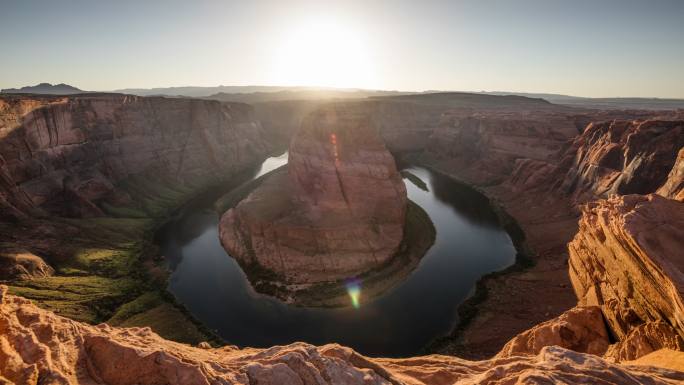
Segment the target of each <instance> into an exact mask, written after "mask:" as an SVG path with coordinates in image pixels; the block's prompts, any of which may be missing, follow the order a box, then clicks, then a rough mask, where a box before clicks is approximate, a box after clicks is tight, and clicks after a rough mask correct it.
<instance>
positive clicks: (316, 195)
mask: <svg viewBox="0 0 684 385" xmlns="http://www.w3.org/2000/svg"><path fill="white" fill-rule="evenodd" d="M406 203H407V198H406V187H405V186H404V183H403V181H402V178H401V176H400V175H399V173H398V171H397V168H396V166H395V163H394V158H393V157H392V155H391V154H390V153H389V151H387V149H386V148H385V145H384V144H383V141H382V140H381V139H380V137H379V134H378V132H377V129H376V128H375V127H374V125H373V123H372V120H371V119H370V118H369V117H368V115H367V114H366V113H365V112H364V111H361V112H359V111H356V110H352V109H348V108H347V107H346V106H345V105H335V104H333V105H330V106H326V107H322V108H320V109H318V110H316V111H315V112H313V113H311V114H310V115H309V116H308V117H307V118H306V119H305V120H304V122H303V123H302V127H301V129H300V130H299V131H298V132H297V134H296V135H295V136H294V138H293V139H292V141H291V144H290V152H289V163H288V166H287V170H286V171H285V170H282V171H279V172H276V173H275V175H271V176H269V177H268V178H267V179H266V180H265V181H264V182H263V183H262V184H261V185H260V186H259V187H258V188H257V189H256V190H255V191H253V192H252V193H251V194H250V195H249V196H248V197H247V198H246V199H245V200H243V201H242V202H240V203H239V204H238V205H237V207H235V208H234V209H231V210H229V211H228V212H226V213H225V214H224V215H223V217H222V219H221V225H220V233H221V241H222V243H223V245H224V246H225V247H226V249H227V250H229V251H230V253H231V255H233V256H234V257H235V258H236V259H238V260H239V261H241V262H242V263H243V264H246V265H251V264H256V265H258V266H259V267H263V268H266V269H268V270H270V271H272V272H274V273H276V274H277V275H279V276H280V280H281V281H283V282H290V283H299V284H301V283H320V282H329V281H335V280H339V279H344V278H352V277H355V276H357V275H359V274H362V273H364V272H366V271H368V270H371V269H372V268H374V267H378V266H380V265H382V264H384V263H385V262H387V261H388V260H389V259H390V258H391V257H392V256H393V255H394V254H395V253H396V252H397V251H398V248H399V245H400V243H401V241H402V238H403V230H404V221H405V216H406Z"/></svg>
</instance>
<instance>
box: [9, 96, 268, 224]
mask: <svg viewBox="0 0 684 385" xmlns="http://www.w3.org/2000/svg"><path fill="white" fill-rule="evenodd" d="M267 150H268V145H267V144H266V143H265V142H264V135H263V132H262V130H261V126H260V124H259V123H258V122H257V121H256V120H254V118H253V116H252V109H251V107H250V106H248V105H245V104H240V103H220V102H215V101H206V100H192V99H180V98H179V99H167V98H160V97H150V98H146V97H137V96H130V95H120V94H95V95H81V96H69V97H50V96H44V97H41V96H32V97H28V96H3V97H1V98H0V217H2V218H6V219H12V218H15V219H16V218H25V217H27V216H31V215H36V214H45V213H49V214H53V215H66V216H73V217H84V216H99V215H102V214H103V212H102V207H101V204H100V203H101V202H102V200H104V199H111V200H113V201H115V202H116V201H121V200H126V199H127V197H126V196H121V195H117V194H116V186H117V185H118V184H119V182H121V181H122V180H124V179H126V178H127V177H130V176H132V175H138V174H141V173H144V172H148V173H151V174H153V175H154V176H155V177H157V178H168V179H171V180H173V181H175V182H176V183H183V182H187V183H198V182H199V180H200V179H209V178H217V177H219V176H221V175H226V174H227V173H230V172H231V171H237V170H240V169H242V168H244V167H245V166H246V165H247V164H251V163H253V162H255V161H256V160H257V159H258V158H259V157H261V156H263V155H264V154H265V153H266V152H267Z"/></svg>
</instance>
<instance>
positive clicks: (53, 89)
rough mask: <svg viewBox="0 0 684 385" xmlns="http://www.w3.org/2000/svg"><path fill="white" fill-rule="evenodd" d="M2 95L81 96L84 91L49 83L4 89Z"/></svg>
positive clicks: (61, 84)
mask: <svg viewBox="0 0 684 385" xmlns="http://www.w3.org/2000/svg"><path fill="white" fill-rule="evenodd" d="M0 92H2V93H4V94H49V95H71V94H82V93H84V92H86V91H83V90H81V89H78V88H76V87H74V86H70V85H68V84H64V83H60V84H55V85H52V84H50V83H40V84H37V85H35V86H26V87H21V88H6V89H3V90H2V91H0Z"/></svg>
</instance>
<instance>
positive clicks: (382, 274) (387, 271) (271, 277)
mask: <svg viewBox="0 0 684 385" xmlns="http://www.w3.org/2000/svg"><path fill="white" fill-rule="evenodd" d="M283 167H285V166H281V167H279V168H278V169H275V170H273V171H270V172H269V173H267V174H264V175H262V176H260V177H259V178H256V179H254V180H251V181H248V182H246V183H243V184H242V185H240V186H239V187H237V188H235V189H233V190H231V191H230V192H228V193H227V194H225V195H224V196H222V197H221V198H219V199H218V200H217V201H216V203H215V205H214V208H215V210H216V211H217V213H218V215H219V216H221V215H223V213H225V212H226V211H227V210H228V209H230V208H232V207H234V206H235V205H237V204H238V203H239V202H240V201H241V200H242V199H244V198H246V197H247V196H248V195H249V193H250V192H251V191H253V190H254V189H256V188H257V187H259V186H260V185H261V183H263V181H264V180H265V179H266V178H268V177H269V176H271V175H273V174H274V173H276V172H278V171H279V170H281V169H282V168H283ZM413 178H417V177H415V176H413ZM418 180H419V179H418ZM414 183H415V182H414ZM435 234H436V230H435V227H434V225H433V223H432V221H431V220H430V217H429V215H428V214H427V213H426V212H425V211H424V210H423V209H422V208H421V207H420V206H418V205H417V204H416V203H414V202H412V201H410V200H409V201H408V206H407V211H406V222H405V226H404V239H403V240H402V243H401V245H400V247H399V251H398V252H397V253H396V255H395V256H394V257H392V258H391V259H390V260H389V261H387V263H385V264H384V265H383V266H380V267H378V268H376V269H373V270H371V271H368V272H366V273H365V274H363V275H361V276H359V277H357V279H359V280H360V281H362V282H363V287H364V297H365V299H366V300H370V299H372V298H375V297H377V296H380V295H381V294H382V293H385V292H387V291H388V290H391V289H392V288H393V287H395V286H396V285H397V284H399V283H401V282H402V281H403V280H404V279H405V278H406V276H408V275H409V274H410V273H411V271H413V269H415V267H416V266H418V263H419V262H420V260H421V259H422V257H423V256H424V255H425V253H426V252H427V250H428V249H429V248H430V247H431V246H432V245H433V243H434V241H435ZM241 268H242V270H243V271H244V272H245V274H246V275H247V277H248V278H249V282H250V285H251V286H252V288H253V289H254V290H255V291H256V292H258V293H260V294H264V295H268V296H271V297H274V298H277V299H279V300H281V301H283V302H285V303H288V304H293V305H296V306H302V307H344V306H349V304H350V302H349V301H350V300H349V295H348V293H347V290H346V288H345V282H329V283H323V284H315V285H288V284H286V283H284V281H285V278H284V277H280V276H278V275H277V274H276V273H275V272H272V271H270V270H268V269H266V268H264V267H262V266H259V265H256V264H251V265H244V264H243V265H241Z"/></svg>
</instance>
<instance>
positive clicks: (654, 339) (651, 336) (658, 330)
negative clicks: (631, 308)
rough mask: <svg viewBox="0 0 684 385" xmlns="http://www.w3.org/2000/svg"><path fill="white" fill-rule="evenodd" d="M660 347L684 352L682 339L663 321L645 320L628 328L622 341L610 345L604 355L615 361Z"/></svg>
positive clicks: (644, 353)
mask: <svg viewBox="0 0 684 385" xmlns="http://www.w3.org/2000/svg"><path fill="white" fill-rule="evenodd" d="M660 349H669V350H673V351H679V352H682V354H684V339H682V337H681V336H680V335H679V334H678V333H677V331H676V330H675V329H674V328H672V326H670V325H669V324H667V323H665V322H661V321H656V322H646V323H644V324H641V325H639V326H637V327H635V328H633V329H632V330H630V331H629V333H627V335H626V336H625V338H623V339H622V341H618V342H617V343H615V344H613V345H611V346H610V348H609V349H608V351H607V352H606V354H605V357H606V358H608V359H611V360H613V361H616V362H621V361H631V360H635V359H637V358H641V357H643V356H645V355H647V354H650V353H652V352H655V351H658V350H660ZM683 364H684V363H683Z"/></svg>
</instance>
